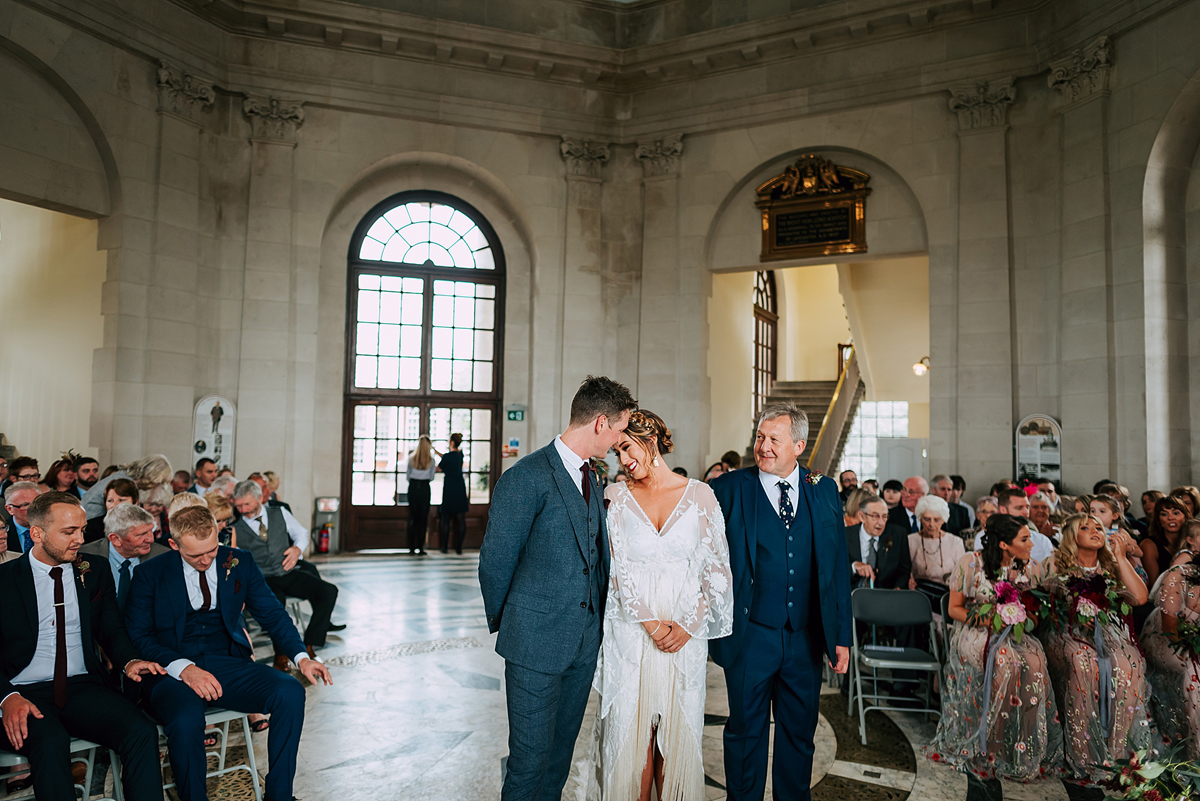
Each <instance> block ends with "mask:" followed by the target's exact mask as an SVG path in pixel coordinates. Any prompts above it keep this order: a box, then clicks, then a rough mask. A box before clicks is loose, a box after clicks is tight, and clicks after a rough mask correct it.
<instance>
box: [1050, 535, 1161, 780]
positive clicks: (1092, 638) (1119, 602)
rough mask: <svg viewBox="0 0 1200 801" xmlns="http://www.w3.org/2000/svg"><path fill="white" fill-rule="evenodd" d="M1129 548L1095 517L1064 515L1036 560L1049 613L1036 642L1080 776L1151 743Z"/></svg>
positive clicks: (1141, 594) (1137, 585)
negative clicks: (1051, 549) (1054, 544)
mask: <svg viewBox="0 0 1200 801" xmlns="http://www.w3.org/2000/svg"><path fill="white" fill-rule="evenodd" d="M1110 543H1111V546H1112V550H1110V549H1109V545H1110ZM1129 546H1130V541H1129V534H1128V533H1127V532H1126V531H1124V530H1123V529H1122V530H1118V531H1117V532H1116V533H1113V534H1110V533H1109V532H1108V530H1107V529H1106V527H1105V525H1104V523H1103V522H1101V520H1100V518H1099V517H1097V516H1095V515H1084V514H1077V515H1071V516H1070V517H1068V518H1067V519H1066V521H1065V522H1064V523H1063V529H1062V543H1061V544H1060V545H1059V546H1058V550H1057V552H1056V553H1055V554H1054V555H1053V556H1051V557H1050V558H1048V559H1047V560H1046V562H1045V563H1044V565H1043V572H1044V573H1045V575H1046V579H1045V582H1044V587H1045V588H1046V590H1047V591H1048V592H1049V594H1050V597H1051V599H1052V603H1053V607H1054V610H1055V613H1054V615H1053V617H1052V621H1053V624H1052V625H1051V626H1049V627H1047V628H1048V629H1049V631H1047V632H1045V633H1044V634H1043V636H1042V640H1043V642H1044V643H1045V646H1046V654H1047V656H1048V657H1049V659H1050V678H1051V680H1052V681H1053V683H1054V689H1055V693H1056V694H1057V696H1058V699H1059V701H1060V703H1061V704H1062V712H1063V714H1062V718H1063V728H1064V738H1065V740H1064V741H1065V750H1066V759H1067V766H1068V769H1069V771H1070V773H1071V775H1072V776H1073V777H1075V778H1076V779H1081V780H1085V781H1087V782H1094V781H1098V780H1100V779H1102V778H1104V777H1105V776H1106V775H1107V772H1106V771H1104V770H1103V766H1106V765H1112V764H1113V762H1114V760H1117V759H1127V758H1128V757H1129V756H1130V754H1132V753H1133V751H1134V750H1139V749H1146V748H1150V747H1151V745H1152V742H1151V740H1152V736H1151V727H1150V724H1149V707H1148V704H1149V694H1150V690H1149V686H1148V685H1147V683H1146V660H1145V657H1143V656H1142V653H1141V649H1140V647H1139V646H1138V643H1137V640H1136V638H1135V636H1134V633H1133V625H1132V617H1131V612H1132V611H1133V607H1134V606H1140V605H1141V604H1144V603H1145V602H1146V595H1147V593H1146V585H1145V584H1143V583H1142V580H1141V579H1140V578H1139V577H1138V574H1137V572H1136V571H1135V570H1134V566H1133V564H1132V562H1131V561H1130V555H1129Z"/></svg>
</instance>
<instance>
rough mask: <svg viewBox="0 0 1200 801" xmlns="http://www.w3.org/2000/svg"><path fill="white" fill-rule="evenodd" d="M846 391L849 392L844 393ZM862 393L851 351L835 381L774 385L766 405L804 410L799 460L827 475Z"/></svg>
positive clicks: (838, 455) (751, 452) (749, 452)
mask: <svg viewBox="0 0 1200 801" xmlns="http://www.w3.org/2000/svg"><path fill="white" fill-rule="evenodd" d="M847 388H850V389H851V391H846V390H847ZM865 393H866V386H865V385H864V384H863V382H862V379H861V378H860V376H859V371H858V360H857V358H856V357H855V355H854V352H853V350H851V353H850V358H849V359H847V360H846V366H845V368H844V369H843V370H842V376H841V378H839V379H838V380H837V381H776V382H775V383H774V384H772V385H771V392H770V394H769V395H767V399H766V405H767V406H770V405H771V404H773V403H782V402H786V401H790V402H791V403H794V404H796V405H797V406H799V407H800V408H801V409H803V410H804V412H805V414H807V415H808V444H807V445H805V447H804V453H803V454H802V455H801V456H800V458H801V460H803V461H806V462H807V465H808V468H809V469H810V470H820V471H821V472H822V473H828V472H829V471H830V470H832V469H834V468H836V467H837V464H838V462H839V461H840V460H841V458H842V450H843V449H844V448H845V447H846V438H847V437H848V436H849V435H850V425H851V423H853V422H854V413H855V412H856V411H858V406H859V404H860V403H862V399H863V395H864V394H865ZM826 424H828V425H829V427H830V430H829V431H828V432H823V431H822V427H823V426H825V425H826ZM755 433H756V432H752V433H751V435H750V448H749V449H748V450H747V452H746V456H747V458H748V460H749V461H750V462H753V461H754V434H755Z"/></svg>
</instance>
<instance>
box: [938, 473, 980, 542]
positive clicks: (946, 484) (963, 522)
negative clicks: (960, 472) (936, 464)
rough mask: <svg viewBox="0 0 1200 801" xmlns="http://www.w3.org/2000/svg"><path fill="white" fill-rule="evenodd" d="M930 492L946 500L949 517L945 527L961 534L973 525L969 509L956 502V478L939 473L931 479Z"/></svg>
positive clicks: (951, 531)
mask: <svg viewBox="0 0 1200 801" xmlns="http://www.w3.org/2000/svg"><path fill="white" fill-rule="evenodd" d="M929 492H930V494H932V495H936V496H937V497H939V498H941V499H942V500H943V501H945V502H946V508H947V510H948V512H949V515H950V516H949V517H947V518H946V525H945V526H943V528H944V529H945V530H946V531H948V532H950V533H951V534H955V535H957V534H959V533H961V532H963V531H966V530H967V529H969V528H970V527H971V516H970V515H969V514H967V510H966V509H964V508H963V507H961V506H959V505H958V504H957V503H955V502H954V480H953V479H952V478H950V476H947V475H937V476H934V477H933V478H931V479H930V480H929Z"/></svg>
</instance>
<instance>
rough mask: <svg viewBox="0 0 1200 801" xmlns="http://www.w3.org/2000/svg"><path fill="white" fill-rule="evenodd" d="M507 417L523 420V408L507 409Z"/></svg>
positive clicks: (517, 420)
mask: <svg viewBox="0 0 1200 801" xmlns="http://www.w3.org/2000/svg"><path fill="white" fill-rule="evenodd" d="M508 419H509V420H514V421H516V422H518V423H520V422H522V421H524V419H525V410H524V409H509V410H508Z"/></svg>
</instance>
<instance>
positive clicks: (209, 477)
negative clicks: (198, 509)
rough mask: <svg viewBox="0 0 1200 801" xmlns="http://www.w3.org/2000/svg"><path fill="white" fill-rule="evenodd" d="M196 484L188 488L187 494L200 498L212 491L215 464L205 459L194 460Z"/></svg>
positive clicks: (215, 473)
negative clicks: (190, 493) (193, 494)
mask: <svg viewBox="0 0 1200 801" xmlns="http://www.w3.org/2000/svg"><path fill="white" fill-rule="evenodd" d="M195 476H196V482H195V483H194V484H192V486H190V487H188V492H192V493H195V494H196V495H199V496H200V497H201V498H203V497H204V493H206V492H208V491H209V490H210V489H212V483H213V482H214V481H216V480H217V463H216V462H214V461H213V460H212V459H209V458H207V457H205V458H202V459H197V460H196V472H195Z"/></svg>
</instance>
